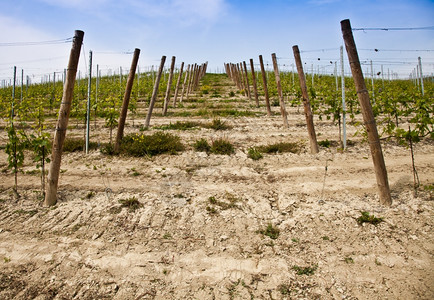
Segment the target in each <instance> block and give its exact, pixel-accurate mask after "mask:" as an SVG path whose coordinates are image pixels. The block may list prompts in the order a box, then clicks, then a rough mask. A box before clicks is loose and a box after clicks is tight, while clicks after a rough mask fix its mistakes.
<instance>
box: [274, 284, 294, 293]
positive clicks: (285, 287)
mask: <svg viewBox="0 0 434 300" xmlns="http://www.w3.org/2000/svg"><path fill="white" fill-rule="evenodd" d="M277 289H278V290H279V292H280V293H281V294H282V295H289V294H290V293H291V286H290V285H289V284H284V283H282V284H279V285H278V286H277Z"/></svg>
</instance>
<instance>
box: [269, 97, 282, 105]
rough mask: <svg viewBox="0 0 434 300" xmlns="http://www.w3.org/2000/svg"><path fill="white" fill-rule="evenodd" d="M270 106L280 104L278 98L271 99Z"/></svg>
mask: <svg viewBox="0 0 434 300" xmlns="http://www.w3.org/2000/svg"><path fill="white" fill-rule="evenodd" d="M271 106H280V102H279V99H276V98H275V99H273V101H272V102H271Z"/></svg>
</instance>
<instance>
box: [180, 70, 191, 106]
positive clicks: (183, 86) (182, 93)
mask: <svg viewBox="0 0 434 300" xmlns="http://www.w3.org/2000/svg"><path fill="white" fill-rule="evenodd" d="M188 76H190V64H188V65H187V71H186V72H185V76H184V83H183V84H182V91H181V99H180V100H179V102H182V100H183V99H184V90H185V85H186V84H187V80H188Z"/></svg>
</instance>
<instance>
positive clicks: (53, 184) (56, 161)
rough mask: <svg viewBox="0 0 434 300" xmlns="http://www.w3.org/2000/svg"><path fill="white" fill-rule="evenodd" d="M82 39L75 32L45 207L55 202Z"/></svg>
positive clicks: (82, 34)
mask: <svg viewBox="0 0 434 300" xmlns="http://www.w3.org/2000/svg"><path fill="white" fill-rule="evenodd" d="M83 37H84V32H83V31H81V30H76V31H75V34H74V39H73V41H72V48H71V53H70V55H69V63H68V70H67V73H66V81H65V86H64V89H63V96H62V103H61V105H60V110H59V117H58V120H57V125H56V129H55V131H54V139H53V146H52V152H51V163H50V167H49V172H48V187H47V193H46V194H45V200H44V205H45V206H52V205H55V204H56V202H57V186H58V183H59V174H60V163H61V160H62V150H63V143H64V141H65V136H66V129H67V127H68V121H69V113H70V112H71V101H72V97H73V93H74V84H75V76H76V75H77V66H78V60H79V58H80V50H81V45H82V43H83Z"/></svg>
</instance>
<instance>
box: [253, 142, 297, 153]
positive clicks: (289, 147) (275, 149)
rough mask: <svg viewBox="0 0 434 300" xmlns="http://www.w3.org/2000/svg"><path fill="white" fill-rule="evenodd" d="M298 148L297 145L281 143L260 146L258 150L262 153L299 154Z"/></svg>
mask: <svg viewBox="0 0 434 300" xmlns="http://www.w3.org/2000/svg"><path fill="white" fill-rule="evenodd" d="M300 148H301V147H300V144H299V143H290V142H287V143H284V142H281V143H275V144H269V145H265V146H260V147H258V150H259V151H261V152H263V153H283V152H290V153H299V152H300Z"/></svg>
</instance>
